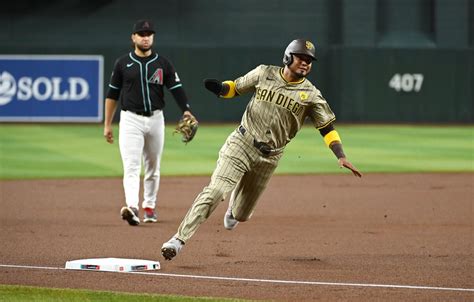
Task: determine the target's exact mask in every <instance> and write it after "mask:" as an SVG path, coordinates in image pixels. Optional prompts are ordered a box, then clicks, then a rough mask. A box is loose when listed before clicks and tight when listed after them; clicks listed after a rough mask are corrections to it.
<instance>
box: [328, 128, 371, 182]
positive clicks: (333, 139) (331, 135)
mask: <svg viewBox="0 0 474 302" xmlns="http://www.w3.org/2000/svg"><path fill="white" fill-rule="evenodd" d="M319 133H321V135H322V136H323V138H324V142H325V143H326V145H327V146H328V147H329V149H331V151H332V152H333V153H334V155H336V157H337V160H338V162H339V166H340V167H341V168H342V167H344V168H347V169H349V170H351V171H352V174H354V176H357V177H362V173H361V172H360V171H359V170H358V169H357V168H356V167H355V166H354V165H353V164H351V163H350V162H349V161H348V160H347V158H346V155H345V154H344V149H343V148H342V140H341V137H340V136H339V133H338V132H337V131H336V129H335V128H334V124H333V122H330V123H329V124H327V125H326V126H324V127H322V128H319Z"/></svg>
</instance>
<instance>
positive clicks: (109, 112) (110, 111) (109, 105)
mask: <svg viewBox="0 0 474 302" xmlns="http://www.w3.org/2000/svg"><path fill="white" fill-rule="evenodd" d="M115 111H117V101H116V100H114V99H110V98H106V99H105V115H104V137H105V140H106V141H107V142H108V143H109V144H112V143H113V142H114V132H113V129H112V121H113V119H114V115H115Z"/></svg>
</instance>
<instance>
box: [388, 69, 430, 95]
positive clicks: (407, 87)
mask: <svg viewBox="0 0 474 302" xmlns="http://www.w3.org/2000/svg"><path fill="white" fill-rule="evenodd" d="M422 85H423V75H422V74H421V73H404V74H399V73H396V74H394V75H393V77H392V78H391V79H390V82H388V87H390V88H393V89H395V90H396V91H404V92H412V91H414V92H419V91H420V90H421V86H422Z"/></svg>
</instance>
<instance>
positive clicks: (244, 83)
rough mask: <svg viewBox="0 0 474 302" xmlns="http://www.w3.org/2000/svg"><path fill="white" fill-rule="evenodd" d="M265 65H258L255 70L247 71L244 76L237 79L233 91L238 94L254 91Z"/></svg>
mask: <svg viewBox="0 0 474 302" xmlns="http://www.w3.org/2000/svg"><path fill="white" fill-rule="evenodd" d="M264 68H265V65H259V66H257V67H256V68H255V69H253V70H251V71H249V72H248V73H247V74H246V75H244V76H241V77H239V78H237V79H236V80H235V81H234V83H235V91H236V92H237V93H238V94H244V93H247V92H250V91H255V86H256V85H257V84H258V82H259V78H260V76H261V75H262V74H263V72H264Z"/></svg>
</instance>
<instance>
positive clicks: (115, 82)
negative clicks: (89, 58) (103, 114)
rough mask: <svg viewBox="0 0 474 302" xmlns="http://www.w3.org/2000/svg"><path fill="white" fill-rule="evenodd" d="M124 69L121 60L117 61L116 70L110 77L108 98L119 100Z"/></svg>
mask: <svg viewBox="0 0 474 302" xmlns="http://www.w3.org/2000/svg"><path fill="white" fill-rule="evenodd" d="M122 80H123V78H122V69H121V68H120V60H117V61H115V65H114V70H113V71H112V75H111V77H110V83H109V90H108V92H107V98H109V99H113V100H118V98H119V96H120V90H121V89H122Z"/></svg>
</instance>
